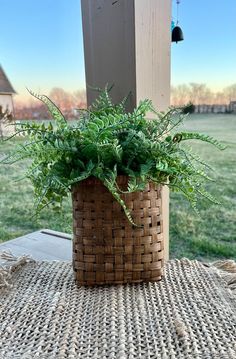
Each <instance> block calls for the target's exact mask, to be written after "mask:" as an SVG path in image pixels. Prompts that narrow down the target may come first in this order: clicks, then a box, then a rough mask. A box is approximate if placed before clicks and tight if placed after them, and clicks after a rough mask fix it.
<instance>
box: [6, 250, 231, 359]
mask: <svg viewBox="0 0 236 359" xmlns="http://www.w3.org/2000/svg"><path fill="white" fill-rule="evenodd" d="M2 256H3V257H5V259H7V260H8V261H9V260H10V261H11V265H9V264H7V267H5V268H1V269H0V358H4V359H5V358H7V359H8V358H10V359H18V358H19V359H33V358H40V359H44V358H45V359H46V358H50V359H64V358H68V359H75V358H76V359H77V358H83V359H90V358H91V359H112V358H116V359H136V358H140V359H146V358H147V359H182V358H183V359H185V358H186V359H188V358H190V359H192V358H193V359H194V358H197V359H198V358H199V359H208V358H209V359H217V358H219V359H224V358H225V359H235V358H236V300H235V299H236V298H235V289H236V263H235V262H233V261H225V262H218V263H215V265H214V266H205V265H203V264H201V263H199V262H197V261H189V260H187V259H183V260H172V261H170V262H168V264H167V265H166V267H165V275H164V278H163V280H162V281H160V282H158V283H146V284H130V285H118V286H105V287H92V288H88V287H76V286H75V284H74V279H73V272H72V268H71V264H70V263H67V262H34V261H32V260H30V259H29V258H27V257H21V258H18V259H17V258H14V257H13V256H11V255H10V254H7V253H3V254H2ZM216 267H218V268H216Z"/></svg>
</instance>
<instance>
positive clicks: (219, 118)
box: [0, 115, 236, 260]
mask: <svg viewBox="0 0 236 359" xmlns="http://www.w3.org/2000/svg"><path fill="white" fill-rule="evenodd" d="M185 128H186V129H187V130H191V131H199V132H203V133H206V134H209V135H212V136H214V137H216V138H217V139H219V140H221V141H222V142H223V143H224V144H226V145H227V146H228V148H227V149H226V150H225V151H222V152H221V151H219V150H217V149H215V148H213V147H212V146H211V145H208V144H202V143H197V142H193V144H192V146H193V148H194V149H196V152H197V153H198V154H200V155H201V156H202V157H203V158H204V159H205V160H207V161H208V162H209V164H211V165H212V166H214V168H215V170H216V171H215V173H214V174H213V177H214V180H215V182H211V183H208V185H207V189H208V191H209V192H210V193H211V194H213V195H214V196H215V197H217V198H218V199H219V200H220V201H221V205H210V206H209V205H208V204H207V203H206V202H205V201H201V202H200V203H199V210H200V214H201V216H200V217H198V216H197V215H196V214H195V212H193V210H192V209H191V208H190V207H189V204H188V202H187V201H186V200H185V199H184V198H183V197H182V196H181V195H180V194H175V193H172V194H171V199H170V250H171V257H177V258H180V257H183V256H186V257H188V258H197V259H200V260H201V259H204V260H212V259H215V258H236V185H235V179H236V163H235V162H236V161H235V159H236V116H234V115H192V116H191V117H189V119H188V120H187V122H186V124H185ZM20 141H21V140H20V139H18V140H12V141H11V142H7V143H6V142H4V143H1V142H0V157H1V156H2V155H3V154H4V153H8V152H9V151H10V150H11V149H13V148H14V146H15V145H16V143H17V142H20ZM26 165H27V163H26V162H22V163H17V164H14V165H12V166H5V165H0V241H6V240H8V239H11V238H15V237H17V236H21V235H23V234H26V233H29V232H32V231H35V230H38V229H40V228H51V229H54V230H58V231H62V232H71V227H72V214H71V212H72V211H71V201H70V198H68V200H67V201H65V204H64V209H63V212H62V213H61V214H57V213H55V212H53V211H52V210H51V209H45V210H44V211H43V212H42V213H41V215H40V217H39V218H37V219H36V218H34V217H32V214H33V212H34V207H33V191H32V188H31V185H30V183H29V181H28V180H26V179H23V180H21V181H18V179H20V178H22V177H23V176H24V171H25V168H26Z"/></svg>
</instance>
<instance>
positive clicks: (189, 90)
mask: <svg viewBox="0 0 236 359" xmlns="http://www.w3.org/2000/svg"><path fill="white" fill-rule="evenodd" d="M231 101H236V84H232V85H230V86H227V87H225V88H224V89H223V90H222V91H216V92H214V91H212V90H211V89H210V88H209V87H208V86H207V85H206V84H202V83H195V82H190V83H189V84H181V85H177V86H172V87H171V105H173V106H183V105H186V104H187V103H189V102H191V103H193V104H194V105H203V104H204V105H228V104H229V103H230V102H231Z"/></svg>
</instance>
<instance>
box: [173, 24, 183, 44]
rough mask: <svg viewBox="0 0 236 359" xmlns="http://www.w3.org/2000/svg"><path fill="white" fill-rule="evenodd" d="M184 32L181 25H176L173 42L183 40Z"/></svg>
mask: <svg viewBox="0 0 236 359" xmlns="http://www.w3.org/2000/svg"><path fill="white" fill-rule="evenodd" d="M183 39H184V34H183V31H182V29H181V28H180V27H179V26H175V27H174V28H173V30H172V42H176V43H177V42H178V41H183Z"/></svg>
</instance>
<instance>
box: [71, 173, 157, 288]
mask: <svg viewBox="0 0 236 359" xmlns="http://www.w3.org/2000/svg"><path fill="white" fill-rule="evenodd" d="M117 183H118V185H119V186H120V187H121V188H125V187H127V177H126V176H118V178H117ZM122 198H123V200H124V201H125V203H126V205H127V207H128V208H129V209H130V210H131V215H132V218H133V220H134V222H135V223H136V224H138V225H139V227H136V226H133V225H132V224H130V222H129V221H128V219H127V218H126V216H125V214H124V211H123V209H122V208H121V206H120V205H119V204H118V203H117V201H116V200H115V199H114V197H113V196H112V195H111V193H110V192H109V191H108V190H107V188H106V187H105V186H104V185H103V184H102V182H101V181H99V180H98V179H95V178H93V177H90V178H88V179H87V180H84V181H82V182H80V183H79V184H77V185H74V186H73V188H72V202H73V232H74V241H73V268H74V273H75V279H76V282H77V284H79V285H95V284H108V283H110V284H111V283H113V284H121V283H130V282H135V283H139V282H143V281H145V282H146V281H158V280H160V279H161V276H162V268H163V225H162V214H161V210H162V202H161V187H160V186H157V185H155V184H153V183H150V184H148V186H147V188H146V189H145V191H143V192H134V193H129V194H124V195H122Z"/></svg>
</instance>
